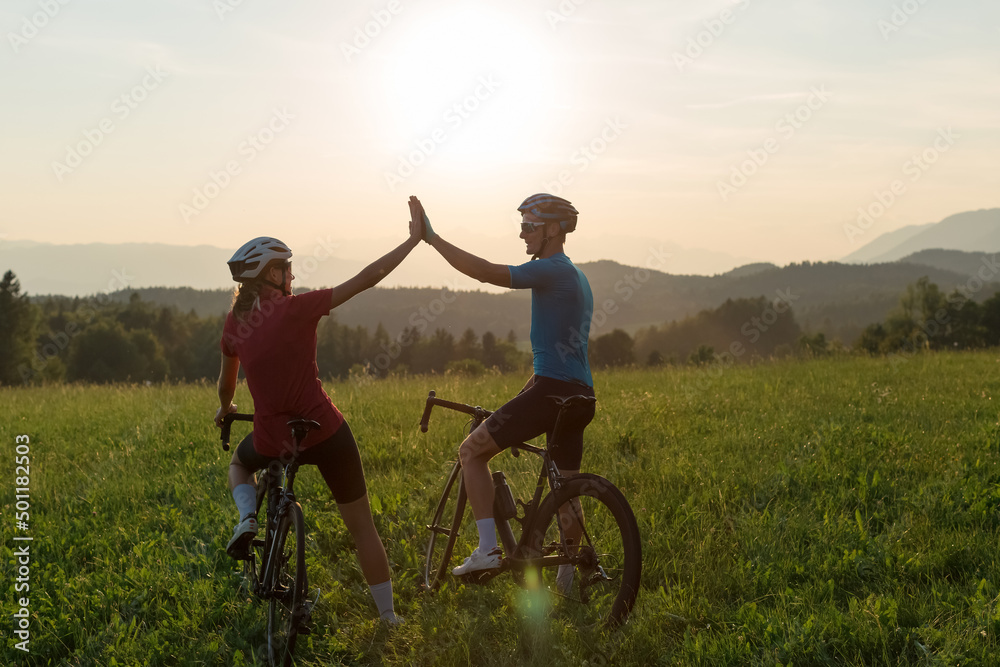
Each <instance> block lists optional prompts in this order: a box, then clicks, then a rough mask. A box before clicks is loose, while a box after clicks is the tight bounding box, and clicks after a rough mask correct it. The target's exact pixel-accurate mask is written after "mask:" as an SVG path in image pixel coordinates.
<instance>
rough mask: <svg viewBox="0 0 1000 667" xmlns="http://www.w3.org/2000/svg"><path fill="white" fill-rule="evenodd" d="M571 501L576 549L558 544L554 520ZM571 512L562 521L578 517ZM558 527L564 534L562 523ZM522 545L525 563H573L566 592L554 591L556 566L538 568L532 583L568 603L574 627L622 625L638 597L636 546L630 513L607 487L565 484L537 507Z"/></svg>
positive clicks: (599, 482)
mask: <svg viewBox="0 0 1000 667" xmlns="http://www.w3.org/2000/svg"><path fill="white" fill-rule="evenodd" d="M571 501H576V502H577V503H579V508H581V509H582V516H583V531H582V535H581V538H580V540H579V542H577V544H576V546H573V545H569V546H568V545H567V544H566V543H565V542H564V535H565V533H564V531H563V530H562V529H561V527H560V519H559V509H560V508H561V507H563V506H566V505H567V503H570V502H571ZM569 507H577V506H576V505H570V506H569ZM577 512H578V510H576V511H573V512H572V514H568V515H567V516H569V517H578V516H579V515H578V513H577ZM570 521H572V519H570ZM563 523H564V526H563V528H565V527H566V523H567V522H563ZM527 545H528V551H527V554H526V555H527V556H528V557H530V558H539V557H546V556H557V557H558V556H562V557H563V560H565V559H566V558H570V559H572V560H573V564H574V571H573V575H574V576H573V583H572V585H571V586H570V587H569V588H568V589H565V590H560V587H559V583H558V582H557V579H556V577H557V573H558V568H557V567H556V566H550V567H542V568H539V569H540V571H539V572H538V577H537V579H535V581H537V582H538V585H539V587H540V588H541V589H543V590H549V591H550V592H552V593H553V595H554V596H555V597H557V598H561V599H564V600H566V601H568V602H570V603H572V604H568V605H564V608H565V609H566V611H567V613H568V615H569V616H570V617H575V621H576V622H577V624H579V625H581V626H599V627H603V628H605V629H613V628H615V627H617V626H618V625H620V624H621V623H623V622H624V621H625V620H626V619H627V617H628V615H629V612H630V611H631V610H632V606H633V605H634V604H635V600H636V597H637V595H638V592H639V581H640V578H641V576H642V541H641V538H640V536H639V526H638V524H637V523H636V520H635V514H634V513H633V512H632V508H631V507H630V506H629V504H628V501H627V500H626V499H625V496H624V495H622V492H621V491H619V490H618V488H617V487H615V486H614V485H613V484H612V483H611V482H609V481H608V480H606V479H604V478H603V477H600V476H598V475H591V474H582V475H577V476H574V477H572V478H571V479H569V480H566V481H565V482H564V484H563V486H562V488H560V489H559V491H557V492H555V493H550V494H549V495H547V496H546V497H545V499H544V500H543V501H542V503H541V505H540V506H539V510H538V514H537V519H536V520H535V522H534V525H533V526H532V528H531V533H530V534H529V539H528V540H527Z"/></svg>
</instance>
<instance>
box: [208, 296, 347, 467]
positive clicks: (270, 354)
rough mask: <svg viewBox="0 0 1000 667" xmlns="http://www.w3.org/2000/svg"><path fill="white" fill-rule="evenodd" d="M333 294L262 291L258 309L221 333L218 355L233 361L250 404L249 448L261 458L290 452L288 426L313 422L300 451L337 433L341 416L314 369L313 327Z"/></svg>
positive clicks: (229, 320)
mask: <svg viewBox="0 0 1000 667" xmlns="http://www.w3.org/2000/svg"><path fill="white" fill-rule="evenodd" d="M331 292H332V290H329V289H325V290H316V291H314V292H306V293H305V294H300V295H298V296H283V295H281V294H280V293H278V291H277V290H270V289H266V288H265V290H263V291H262V294H261V299H260V308H257V307H255V308H253V309H252V310H251V311H250V312H248V313H247V314H246V316H245V319H244V320H243V321H240V320H238V319H237V318H236V316H235V315H233V313H232V312H230V313H229V315H228V316H227V317H226V325H225V327H224V328H223V330H222V341H221V348H222V353H223V354H224V355H226V356H228V357H238V358H239V360H240V363H241V364H242V365H243V369H244V373H245V374H246V378H247V385H248V386H249V387H250V394H251V395H252V396H253V401H254V417H253V444H254V449H255V450H257V452H258V453H259V454H263V455H264V456H281V455H282V453H284V452H290V451H291V443H292V438H291V432H290V430H289V428H288V425H287V422H288V420H290V419H294V418H296V417H303V418H305V419H314V420H316V421H317V422H319V423H320V426H321V428H319V429H316V430H314V431H310V432H309V435H308V437H306V439H305V442H303V443H302V444H301V445H300V447H301V448H302V449H305V448H308V447H311V446H313V445H315V444H318V443H320V442H323V441H324V440H326V439H327V438H329V437H330V436H332V435H333V434H334V433H336V432H337V429H338V428H340V425H341V424H342V423H343V422H344V417H343V415H341V414H340V411H339V410H337V408H336V406H334V404H333V401H331V400H330V397H329V396H327V394H326V392H325V391H323V386H322V384H320V381H319V367H318V366H317V365H316V326H317V325H318V324H319V319H320V318H321V317H323V316H324V315H327V314H329V313H330V299H331V298H332V297H331Z"/></svg>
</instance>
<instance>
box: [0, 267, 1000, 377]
mask: <svg viewBox="0 0 1000 667" xmlns="http://www.w3.org/2000/svg"><path fill="white" fill-rule="evenodd" d="M795 300H796V297H795V295H794V294H792V292H791V291H786V292H785V293H782V291H781V290H778V291H777V292H776V293H775V295H774V296H770V297H768V296H763V295H761V296H757V297H738V298H729V299H726V300H725V301H724V302H723V303H722V304H721V305H719V306H718V307H716V308H709V309H705V310H702V311H700V312H698V313H697V314H695V315H692V316H688V317H684V318H682V319H678V320H674V321H670V322H664V323H662V324H659V325H652V326H647V327H641V328H638V329H636V330H635V331H634V333H633V334H630V333H628V332H627V331H626V330H625V329H623V328H617V327H616V328H611V327H610V326H608V324H613V321H608V322H602V324H603V325H604V326H603V327H600V328H599V327H597V326H595V327H594V328H593V329H592V330H591V332H590V339H589V356H590V361H591V364H592V365H593V366H594V367H596V368H603V367H620V366H630V365H639V366H659V365H664V364H695V365H702V364H710V363H727V364H728V363H735V362H746V361H751V360H760V359H768V358H775V357H788V356H807V357H815V356H823V355H827V354H834V353H837V354H844V353H856V354H868V355H892V354H913V353H916V352H919V351H921V350H945V349H949V350H954V349H976V348H983V347H990V346H995V345H998V344H1000V293H998V294H994V295H993V296H991V297H989V298H988V299H986V300H985V301H982V302H977V301H975V300H973V299H972V298H971V296H970V295H968V294H966V293H963V291H962V290H960V289H955V290H954V291H952V292H951V293H948V294H946V293H945V292H943V291H942V290H941V289H940V288H939V287H938V285H936V284H935V283H933V282H931V281H930V280H929V279H928V278H927V277H923V278H920V279H919V280H917V281H916V282H914V283H911V284H909V285H908V286H907V287H906V290H905V291H904V292H903V294H902V295H901V296H900V298H899V302H898V304H897V305H896V306H895V307H894V308H893V309H891V310H890V311H889V312H888V313H887V314H886V316H885V318H884V320H883V321H880V322H874V323H871V324H869V325H867V327H865V328H864V330H863V331H862V333H861V334H860V336H859V337H857V339H855V340H847V341H844V340H839V339H829V338H828V337H827V336H826V334H824V333H823V332H820V331H809V330H804V328H803V327H802V326H801V325H800V324H799V322H797V321H796V317H795V306H796V304H795ZM452 307H457V306H452ZM415 312H420V311H419V310H415ZM224 319H225V316H224V315H199V314H197V313H196V312H195V310H194V309H191V310H188V311H186V312H185V311H183V310H182V309H180V308H178V307H177V306H176V305H170V306H165V305H157V304H154V303H152V302H149V301H145V300H143V299H142V297H141V296H140V295H139V294H138V293H136V292H133V293H132V294H131V295H130V296H129V298H128V299H127V300H126V301H122V300H117V299H112V298H110V297H109V296H108V295H97V296H93V297H85V298H81V297H72V298H71V297H59V296H50V297H45V298H44V299H40V300H38V299H35V300H32V299H29V298H28V296H27V295H26V294H23V293H22V292H21V288H20V284H19V282H18V280H17V277H16V276H15V275H14V273H13V272H11V271H7V272H6V273H5V274H4V276H3V280H2V281H0V350H3V352H4V353H3V355H2V357H0V383H2V384H5V385H19V384H39V383H58V382H89V383H108V382H163V381H172V382H192V381H203V380H214V379H215V378H216V377H217V374H218V368H219V363H220V356H219V355H220V350H219V341H220V337H221V332H222V327H223V323H224ZM410 321H411V322H413V324H408V325H406V326H404V327H402V329H401V330H400V331H398V332H396V333H391V332H390V331H389V330H387V328H386V327H385V326H383V325H382V323H381V322H380V323H379V324H378V325H377V326H376V327H375V329H374V331H371V330H369V329H368V328H367V327H365V326H361V325H356V326H348V325H345V324H342V323H340V322H338V320H337V317H336V314H334V315H332V316H330V317H326V318H324V319H323V320H321V322H320V325H319V328H318V330H317V363H318V366H319V369H320V375H321V377H323V378H335V379H344V378H348V377H351V376H352V375H353V376H355V377H363V378H379V377H385V376H388V375H393V374H395V375H406V374H464V375H482V374H483V373H486V372H490V371H493V372H501V373H502V372H508V371H515V370H524V371H525V372H527V370H528V369H529V367H530V361H531V353H530V346H529V345H528V344H527V341H523V342H519V340H518V337H517V335H516V334H515V332H514V331H513V330H509V331H507V332H494V331H489V330H487V331H482V332H477V331H475V330H474V329H473V328H471V327H469V328H466V329H465V330H464V331H463V332H462V333H461V335H458V336H456V335H455V333H453V332H452V331H450V330H449V329H447V328H444V327H437V328H434V329H433V330H432V328H431V322H432V321H433V320H432V318H417V319H414V318H411V319H410ZM607 329H611V330H610V331H608V332H607V333H603V331H605V330H607Z"/></svg>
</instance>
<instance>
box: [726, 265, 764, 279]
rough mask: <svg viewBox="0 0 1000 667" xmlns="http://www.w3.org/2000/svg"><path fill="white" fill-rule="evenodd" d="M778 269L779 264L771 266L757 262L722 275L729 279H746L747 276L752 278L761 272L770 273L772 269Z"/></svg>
mask: <svg viewBox="0 0 1000 667" xmlns="http://www.w3.org/2000/svg"><path fill="white" fill-rule="evenodd" d="M776 268H778V265H777V264H771V263H770V262H755V263H753V264H746V265H744V266H737V267H736V268H735V269H733V270H732V271H727V272H726V273H723V274H722V275H723V276H725V277H727V278H745V277H746V276H752V275H753V274H755V273H760V272H761V271H770V270H771V269H776Z"/></svg>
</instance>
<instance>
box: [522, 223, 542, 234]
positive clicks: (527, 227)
mask: <svg viewBox="0 0 1000 667" xmlns="http://www.w3.org/2000/svg"><path fill="white" fill-rule="evenodd" d="M544 226H545V223H544V222H522V223H521V231H522V232H533V231H535V230H536V229H538V228H539V227H544Z"/></svg>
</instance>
